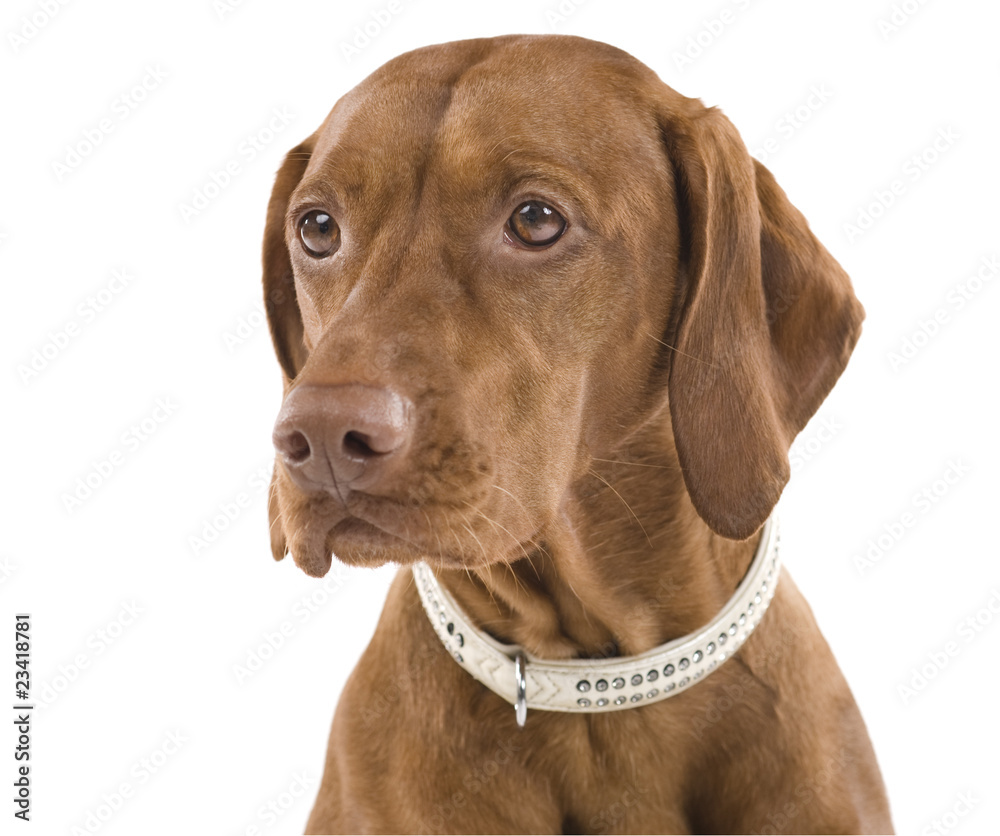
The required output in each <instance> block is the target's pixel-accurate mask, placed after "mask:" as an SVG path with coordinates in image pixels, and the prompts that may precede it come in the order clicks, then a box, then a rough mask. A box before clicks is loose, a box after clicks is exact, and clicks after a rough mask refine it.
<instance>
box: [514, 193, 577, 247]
mask: <svg viewBox="0 0 1000 836" xmlns="http://www.w3.org/2000/svg"><path fill="white" fill-rule="evenodd" d="M507 226H508V227H510V231H511V232H513V233H514V236H515V237H516V238H517V240H518V241H520V242H521V243H522V244H527V245H528V246H529V247H545V246H547V245H549V244H552V243H554V242H555V241H556V239H557V238H558V237H559V236H560V235H562V234H563V232H565V230H566V221H565V220H564V219H563V216H562V215H560V214H559V213H558V212H557V211H556V210H555V209H553V208H552V207H551V206H549V205H547V204H545V203H541V202H539V201H537V200H529V201H528V202H527V203H522V204H521V205H520V206H518V207H517V209H515V210H514V214H513V215H511V216H510V220H509V221H507Z"/></svg>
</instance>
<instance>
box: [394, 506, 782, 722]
mask: <svg viewBox="0 0 1000 836" xmlns="http://www.w3.org/2000/svg"><path fill="white" fill-rule="evenodd" d="M778 543H779V534H778V521H777V516H776V515H775V514H772V515H771V517H770V518H769V519H768V520H767V522H765V523H764V527H763V531H762V534H761V538H760V544H759V545H758V547H757V553H756V554H755V555H754V559H753V562H752V563H751V564H750V568H749V569H748V570H747V573H746V575H745V576H744V578H743V580H742V581H741V582H740V585H739V587H738V588H737V590H736V592H735V593H734V595H733V596H732V598H730V599H729V602H728V603H727V604H726V606H725V607H723V608H722V611H721V612H720V613H719V614H718V615H717V616H716V617H715V618H714V619H712V621H711V622H709V623H708V624H706V625H705V626H704V627H702V628H701V629H700V630H698V631H697V632H694V633H689V634H688V635H686V636H682V637H681V638H679V639H674V640H673V641H670V642H667V643H666V644H661V645H660V646H659V647H654V648H653V649H651V650H648V651H646V652H645V653H640V654H639V655H637V656H626V657H614V658H604V659H567V660H546V659H539V658H536V657H535V656H532V655H531V654H530V653H528V652H527V651H526V650H524V649H523V648H521V647H519V646H518V645H513V644H502V643H500V642H498V641H497V640H496V639H494V638H493V637H492V636H489V635H487V634H486V633H485V632H483V631H482V630H480V629H479V628H477V627H475V626H474V625H473V624H472V623H471V622H470V621H469V619H468V618H467V617H466V615H465V613H464V612H462V609H461V607H459V605H458V604H457V603H456V601H455V600H454V598H452V596H451V594H450V593H449V592H448V591H447V590H446V589H444V588H443V587H442V586H441V585H440V584H439V583H438V581H437V578H435V577H434V574H433V572H432V571H431V569H430V567H429V566H428V565H427V564H426V563H423V562H421V563H417V564H414V566H413V579H414V580H415V581H416V585H417V591H418V592H419V594H420V600H421V601H422V602H423V605H424V610H425V611H426V612H427V617H428V618H429V619H430V620H431V624H432V625H433V627H434V632H435V633H437V635H438V638H439V639H440V640H441V643H442V644H443V645H444V646H445V648H446V649H447V650H448V652H449V653H450V654H451V656H452V658H453V659H454V660H455V661H456V662H457V663H458V664H459V665H461V666H462V667H463V668H465V670H466V671H467V672H468V673H469V674H471V675H472V676H473V677H474V678H475V679H477V680H479V682H481V683H482V684H483V685H485V686H486V687H487V688H489V689H490V690H491V691H493V692H494V693H495V694H498V695H499V696H501V697H503V698H504V699H505V700H506V701H507V702H509V703H510V704H511V705H513V706H514V709H515V712H516V717H517V724H518V725H519V726H522V727H523V726H524V722H525V719H526V718H527V710H528V709H529V708H537V709H540V710H543V711H568V712H574V713H580V714H586V713H590V714H593V713H599V712H604V711H618V710H620V709H624V708H635V707H638V706H642V705H648V704H649V703H652V702H659V701H660V700H663V699H666V698H667V697H672V696H675V695H676V694H679V693H681V692H682V691H684V690H686V689H687V688H689V687H691V685H693V684H694V683H695V682H698V681H699V680H700V679H703V678H704V677H705V676H706V675H708V674H709V673H711V672H712V671H714V670H715V669H716V668H717V667H718V666H719V664H721V663H722V662H724V661H725V660H726V659H728V658H729V657H730V656H732V655H733V654H734V653H735V652H736V651H737V650H738V649H739V647H740V645H742V644H743V642H745V641H746V640H747V637H748V636H749V635H750V633H752V632H753V629H754V628H755V627H756V626H757V625H758V624H759V623H760V620H761V618H762V617H763V615H764V612H765V611H766V610H767V607H768V604H770V602H771V599H772V598H773V597H774V590H775V587H776V586H777V583H778V574H779V572H780V569H781V562H780V557H779V554H778Z"/></svg>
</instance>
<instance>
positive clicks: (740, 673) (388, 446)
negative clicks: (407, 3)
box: [263, 36, 892, 833]
mask: <svg viewBox="0 0 1000 836" xmlns="http://www.w3.org/2000/svg"><path fill="white" fill-rule="evenodd" d="M263 265H264V297H265V304H266V309H267V314H268V321H269V327H270V332H271V336H272V340H273V343H274V348H275V352H276V355H277V359H278V361H279V364H280V367H281V370H282V375H283V381H284V399H283V403H282V406H281V409H280V412H279V414H278V418H277V422H276V424H275V429H274V437H273V438H274V445H275V449H276V460H275V469H274V476H273V481H272V484H271V491H270V495H269V514H270V520H271V547H272V551H273V554H274V557H275V559H277V560H280V559H282V558H283V557H284V556H285V555H286V554H289V553H290V554H291V555H292V556H293V558H294V561H295V563H296V564H297V565H298V566H299V567H301V569H303V570H304V571H305V572H306V573H308V574H309V575H312V576H316V577H321V576H322V575H324V574H325V573H326V572H327V570H328V569H329V568H330V566H331V560H332V556H333V555H336V557H337V558H338V559H339V560H341V561H343V562H344V563H346V564H350V565H356V566H378V565H382V564H385V563H390V562H391V563H395V564H399V565H400V569H399V572H398V574H397V576H396V578H395V580H394V582H393V584H392V586H391V589H390V592H389V594H388V599H387V601H386V604H385V608H384V610H383V613H382V616H381V620H380V622H379V624H378V627H377V629H376V632H375V635H374V637H373V638H372V640H371V643H370V644H369V646H368V648H367V649H366V651H365V652H364V655H363V656H362V658H361V660H360V661H359V663H358V665H357V667H356V668H355V669H354V671H353V673H352V675H351V676H350V678H349V680H348V682H347V684H346V686H345V688H344V691H343V694H342V695H341V697H340V701H339V704H338V706H337V708H336V712H335V716H334V720H333V726H332V731H331V734H330V740H329V748H328V752H327V757H326V765H325V770H324V774H323V779H322V783H321V786H320V789H319V792H318V797H317V799H316V802H315V806H314V808H313V810H312V813H311V816H310V818H309V821H308V825H307V832H308V833H374V832H379V833H386V832H391V833H426V832H453V833H601V832H622V833H624V832H641V833H654V832H655V833H660V832H664V833H695V832H700V833H733V832H739V833H744V832H761V833H776V832H795V833H806V832H808V833H813V832H824V833H833V832H836V833H873V832H878V833H886V832H890V831H891V827H892V824H891V819H890V813H889V807H888V802H887V799H886V794H885V789H884V785H883V781H882V777H881V775H880V772H879V768H878V765H877V762H876V759H875V755H874V753H873V749H872V746H871V743H870V741H869V737H868V734H867V731H866V729H865V725H864V722H863V720H862V717H861V714H860V713H859V710H858V708H857V705H856V703H855V701H854V699H853V697H852V695H851V692H850V690H849V688H848V686H847V684H846V682H845V680H844V678H843V676H842V674H841V672H840V670H839V668H838V666H837V663H836V662H835V660H834V658H833V655H832V654H831V651H830V649H829V647H828V646H827V644H826V642H825V641H824V639H823V637H822V636H821V634H820V631H819V629H818V627H817V625H816V623H815V621H814V618H813V616H812V613H811V611H810V609H809V607H808V605H807V604H806V602H805V601H804V599H803V597H802V596H801V594H800V593H799V592H798V590H797V589H796V587H795V585H794V583H793V582H792V579H791V578H790V577H789V576H788V574H787V572H785V573H781V574H780V575H779V574H778V572H779V567H778V564H777V562H776V561H777V556H776V555H777V552H776V551H775V543H776V542H777V535H776V531H775V530H774V529H773V526H772V522H770V521H769V520H770V519H771V517H772V512H773V510H774V508H775V505H776V503H777V501H778V498H779V496H780V494H781V492H782V490H783V488H784V485H785V483H786V482H787V480H788V476H789V464H788V450H789V446H790V444H791V442H792V440H793V439H794V437H795V436H796V435H797V434H798V433H799V431H800V430H801V429H802V428H803V426H804V425H805V424H806V422H807V421H808V420H809V418H810V417H811V416H812V415H813V414H814V412H815V411H816V409H817V408H818V407H819V405H820V403H821V402H822V401H823V399H824V398H825V397H826V395H827V394H828V392H829V391H830V389H831V387H832V386H833V385H834V383H835V382H836V380H837V379H838V378H839V376H840V374H841V373H842V371H843V370H844V368H845V365H846V363H847V361H848V358H849V356H850V354H851V352H852V350H853V348H854V345H855V343H856V341H857V339H858V337H859V334H860V330H861V323H862V320H863V317H864V311H863V308H862V306H861V304H860V303H859V302H858V300H857V298H856V297H855V295H854V292H853V290H852V286H851V283H850V280H849V278H848V277H847V275H846V274H845V273H844V271H843V270H842V269H841V267H840V266H839V265H838V264H837V262H836V261H835V260H834V258H833V257H832V256H831V255H830V254H829V253H828V252H827V250H826V249H824V247H823V246H822V245H821V244H820V243H819V242H818V241H817V239H816V238H815V237H814V236H813V234H812V233H811V232H810V230H809V228H808V225H807V223H806V221H805V220H804V218H803V217H802V215H801V214H800V213H799V212H798V211H797V210H796V209H795V208H794V207H793V206H792V205H791V204H790V203H789V201H788V199H787V197H786V196H785V194H784V192H783V191H782V190H781V189H780V188H779V187H778V185H777V184H776V183H775V181H774V179H773V177H772V175H771V174H770V173H769V172H768V170H767V169H766V168H765V167H764V166H763V165H761V164H760V163H759V162H757V161H755V160H753V159H752V158H751V157H750V156H749V154H748V152H747V150H746V148H745V146H744V145H743V143H742V141H741V140H740V138H739V136H738V134H737V132H736V130H735V129H734V127H733V126H732V124H731V123H730V122H729V121H728V120H727V119H726V117H725V116H723V115H722V113H721V112H719V111H718V110H716V109H715V108H710V107H705V106H704V105H703V104H702V103H701V102H700V101H699V100H697V99H692V98H686V97H684V96H682V95H680V94H679V93H677V92H675V91H674V90H672V89H671V88H669V87H668V86H667V85H665V84H664V83H663V82H662V81H660V80H659V78H657V76H656V75H655V74H654V73H653V72H652V71H651V70H650V69H649V68H647V67H646V66H645V65H643V64H641V63H640V62H639V61H637V60H636V59H634V58H633V57H631V56H630V55H628V54H626V53H624V52H622V51H620V50H618V49H616V48H614V47H611V46H608V45H605V44H601V43H597V42H594V41H589V40H585V39H581V38H576V37H568V36H508V37H499V38H492V39H479V40H469V41H461V42H456V43H447V44H442V45H437V46H430V47H426V48H423V49H418V50H416V51H413V52H409V53H406V54H404V55H402V56H400V57H397V58H395V59H394V60H392V61H390V62H389V63H387V64H385V65H384V66H383V67H381V68H380V69H379V70H377V71H376V72H375V73H373V74H372V75H371V76H369V77H368V78H367V79H366V80H365V81H363V82H362V83H361V84H360V85H358V86H357V87H356V88H355V89H353V90H352V91H350V92H349V93H347V95H345V96H344V97H343V98H341V99H340V100H339V101H338V102H337V103H336V105H335V106H334V108H333V110H332V111H331V112H330V114H329V116H328V117H327V118H326V120H325V121H324V122H323V124H322V125H321V126H320V128H319V129H318V130H317V131H316V132H315V133H314V134H312V136H310V137H309V138H308V139H306V140H305V141H304V142H303V143H302V144H300V145H298V146H297V147H296V148H294V149H293V150H292V151H290V152H289V154H288V155H287V157H286V158H285V160H284V163H283V164H282V166H281V168H280V170H279V171H278V174H277V177H276V181H275V185H274V189H273V193H272V196H271V199H270V203H269V205H268V209H267V220H266V228H265V234H264V245H263ZM768 561H770V562H768ZM414 567H417V568H416V569H415V568H414ZM765 573H766V574H765ZM751 576H752V578H751ZM779 577H780V580H779ZM751 581H752V585H753V587H754V588H752V589H751V588H750V586H749V585H748V584H750V583H751ZM762 594H763V597H762ZM740 595H743V596H744V597H743V598H742V599H741V600H739V601H737V600H736V598H737V597H739V596H740ZM755 602H756V605H757V610H756V612H754V605H755ZM765 609H766V612H765ZM730 612H731V613H733V616H732V618H733V623H732V625H731V629H729V630H727V628H726V624H725V621H726V620H728V614H729V613H730ZM737 613H738V615H737ZM720 614H721V615H720ZM720 618H722V619H723V621H719V619H720ZM737 621H738V624H737ZM446 622H447V623H446ZM716 623H719V624H721V625H722V630H721V633H720V635H719V637H718V640H717V642H716V640H714V639H713V638H712V635H713V634H710V633H705V630H706V629H708V630H711V629H713V625H714V624H716ZM705 625H708V627H707V628H706V626H705ZM699 630H700V631H702V632H701V633H699V632H698V631H699ZM751 630H752V632H751ZM702 634H704V635H702ZM691 637H694V638H691ZM727 638H730V644H729V645H725V641H726V639H727ZM696 640H697V642H701V644H698V646H697V648H696V649H693V650H692V649H690V648H694V645H693V644H691V642H694V641H696ZM684 642H688V645H684ZM679 643H680V644H679ZM737 646H738V650H737ZM685 647H689V649H685ZM463 654H464V655H463ZM663 654H667V655H663ZM669 654H674V655H673V656H671V655H669ZM682 654H686V655H684V656H683V658H681V655H682ZM710 657H711V658H710ZM727 657H728V658H727ZM647 659H659V660H660V661H663V659H668V660H675V661H676V663H677V664H676V665H675V664H674V662H673V661H670V662H669V663H668V664H666V665H664V666H662V668H660V667H657V668H652V669H651V670H650V671H649V673H648V675H647V674H644V673H643V671H642V670H639V673H637V674H635V675H634V676H631V678H629V676H626V675H618V674H619V673H623V674H630V671H632V670H635V669H636V666H637V665H640V666H641V665H642V664H643V663H644V662H643V660H647ZM637 660H638V661H637ZM491 665H492V667H490V666H491ZM699 665H700V666H701V667H699ZM630 666H631V667H630ZM688 666H690V670H689V671H688V672H689V673H690V674H691V675H690V676H686V675H685V676H683V678H681V677H682V671H683V669H685V668H687V667H688ZM678 667H679V668H680V669H681V670H678ZM567 671H569V673H566V672H567ZM573 671H582V672H583V673H582V674H581V676H580V681H579V682H578V683H576V684H575V685H574V686H573V687H570V688H568V689H567V688H565V687H563V685H565V682H566V681H568V680H566V677H567V676H572V675H573ZM588 671H589V672H590V673H589V674H588V673H587V672H588ZM605 671H607V673H605ZM703 674H704V675H703ZM560 677H562V679H560ZM668 679H669V682H668ZM654 680H656V681H655V682H654ZM560 682H561V683H562V685H560ZM546 683H548V685H552V688H551V689H550V690H549V691H548V692H547V691H545V689H546V688H547V687H548V685H547V684H546ZM668 691H669V693H667V692H668ZM667 697H669V698H667Z"/></svg>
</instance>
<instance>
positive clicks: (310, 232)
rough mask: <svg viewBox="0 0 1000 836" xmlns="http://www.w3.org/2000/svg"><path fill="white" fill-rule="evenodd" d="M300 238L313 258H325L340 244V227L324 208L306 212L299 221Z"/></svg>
mask: <svg viewBox="0 0 1000 836" xmlns="http://www.w3.org/2000/svg"><path fill="white" fill-rule="evenodd" d="M299 238H301V239H302V244H303V245H304V246H305V248H306V252H307V253H309V255H311V256H312V257H313V258H323V257H324V256H328V255H330V253H332V252H335V251H336V249H337V247H339V246H340V227H339V226H337V222H336V221H335V220H334V219H333V218H331V217H330V215H329V213H327V212H324V211H323V210H322V209H313V210H312V211H311V212H306V214H304V215H303V216H302V220H300V221H299Z"/></svg>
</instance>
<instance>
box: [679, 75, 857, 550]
mask: <svg viewBox="0 0 1000 836" xmlns="http://www.w3.org/2000/svg"><path fill="white" fill-rule="evenodd" d="M675 95H676V94H675ZM660 118H661V123H660V124H661V130H662V133H663V137H664V141H665V143H666V145H667V149H668V153H669V155H670V159H671V162H672V164H673V168H674V174H675V178H676V181H677V189H676V192H677V203H678V208H679V215H680V228H681V240H682V252H681V265H682V266H681V276H680V284H679V287H678V299H677V304H678V305H680V306H681V307H680V314H679V316H676V317H675V320H674V325H673V333H671V334H669V335H668V340H667V342H668V343H669V344H670V345H672V346H674V347H675V348H676V351H674V352H671V357H672V359H671V367H670V376H669V383H668V397H669V402H670V417H671V421H672V423H673V432H674V439H675V443H676V447H677V453H678V457H679V459H680V464H681V469H682V472H683V474H684V482H685V484H686V486H687V489H688V493H689V494H690V496H691V500H692V502H693V503H694V506H695V508H696V510H697V511H698V513H699V515H700V516H701V517H702V519H704V520H705V522H707V523H708V524H709V526H711V528H712V529H713V530H715V531H716V532H718V533H719V534H722V535H723V536H725V537H730V538H733V539H745V538H747V537H749V536H750V535H752V534H753V533H754V532H755V531H756V530H757V529H758V528H759V527H760V526H761V524H762V523H763V522H764V520H766V519H767V517H768V515H769V514H770V513H771V510H772V509H773V507H774V505H775V503H776V502H777V501H778V497H779V496H780V495H781V491H782V489H783V488H784V486H785V483H786V482H787V481H788V475H789V467H788V449H789V447H790V446H791V443H792V440H793V439H794V438H795V436H796V435H797V434H798V433H799V432H800V431H801V430H802V428H803V427H804V426H805V424H806V422H807V421H808V420H809V418H810V417H811V416H812V415H813V413H814V412H815V411H816V409H817V408H818V407H819V405H820V403H822V401H823V399H824V398H825V397H826V395H827V393H828V392H829V391H830V389H831V388H832V387H833V384H834V383H835V382H836V381H837V378H838V377H840V374H841V372H842V371H843V370H844V367H845V366H846V365H847V360H848V358H849V357H850V355H851V351H852V350H853V348H854V344H855V343H856V342H857V339H858V337H859V336H860V333H861V321H862V320H863V319H864V309H863V308H862V307H861V304H860V303H859V302H858V300H857V298H856V297H855V296H854V292H853V290H852V289H851V282H850V279H849V278H848V277H847V274H846V273H845V272H844V271H843V269H841V267H840V265H839V264H837V262H836V261H835V260H834V258H833V257H832V256H831V255H830V253H828V252H827V251H826V249H824V248H823V246H822V245H821V244H820V243H819V241H817V240H816V238H815V236H814V235H813V234H812V232H810V230H809V226H808V224H807V223H806V221H805V218H803V217H802V215H801V214H800V213H799V212H798V210H796V209H795V207H794V206H792V205H791V203H789V201H788V198H787V197H786V196H785V193H784V192H783V191H782V190H781V188H780V187H779V186H778V185H777V183H775V181H774V178H773V177H772V176H771V173H770V172H769V171H768V170H767V169H766V168H764V166H763V165H761V164H760V163H758V162H757V161H755V160H753V159H751V157H750V155H749V153H748V152H747V150H746V148H745V147H744V145H743V143H742V141H741V140H740V138H739V135H738V134H737V132H736V129H735V128H734V127H733V126H732V124H731V123H730V122H729V120H728V119H726V117H725V116H723V115H722V113H720V112H719V111H717V110H715V109H714V108H710V109H709V108H705V107H704V106H703V105H702V104H701V102H700V101H698V100H696V99H686V98H684V97H681V96H679V95H677V98H676V100H673V99H671V100H670V102H669V107H665V108H663V109H662V110H661V117H660Z"/></svg>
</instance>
